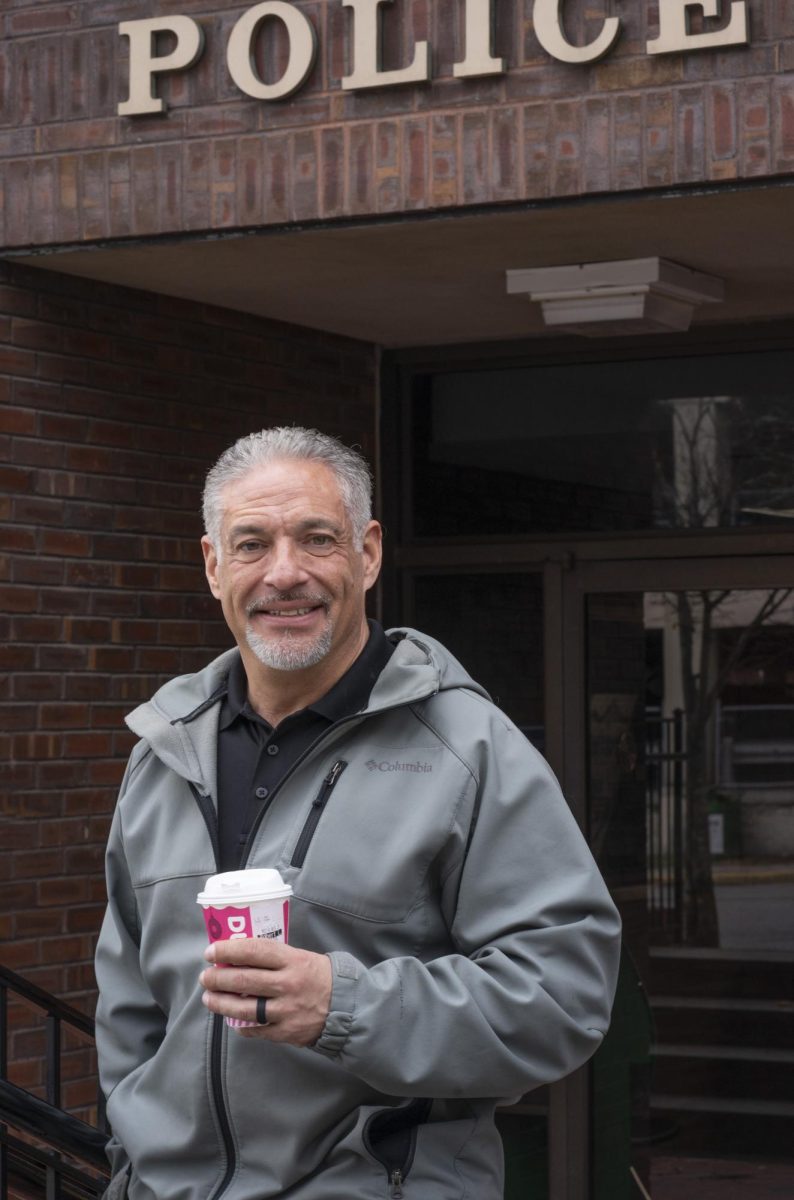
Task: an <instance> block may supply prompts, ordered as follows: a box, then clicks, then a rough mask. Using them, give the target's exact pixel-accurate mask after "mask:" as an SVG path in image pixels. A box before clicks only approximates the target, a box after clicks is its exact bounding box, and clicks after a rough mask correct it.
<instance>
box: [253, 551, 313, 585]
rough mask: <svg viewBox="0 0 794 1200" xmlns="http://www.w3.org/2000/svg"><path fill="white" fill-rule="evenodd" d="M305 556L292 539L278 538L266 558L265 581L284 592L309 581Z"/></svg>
mask: <svg viewBox="0 0 794 1200" xmlns="http://www.w3.org/2000/svg"><path fill="white" fill-rule="evenodd" d="M307 577H308V576H307V572H306V568H305V564H304V556H303V555H302V554H301V551H300V547H299V546H297V545H296V544H295V542H294V541H293V540H292V538H278V539H277V540H276V541H275V542H274V543H273V544H272V545H271V547H270V550H269V552H268V554H267V555H266V557H265V564H264V573H263V581H264V582H265V583H266V584H268V586H270V587H272V588H273V589H274V590H275V591H278V592H284V591H287V590H288V589H289V588H291V587H295V585H296V584H297V583H304V582H305V581H306V579H307Z"/></svg>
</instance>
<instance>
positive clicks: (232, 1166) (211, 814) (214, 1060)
mask: <svg viewBox="0 0 794 1200" xmlns="http://www.w3.org/2000/svg"><path fill="white" fill-rule="evenodd" d="M402 707H403V705H402V704H393V705H390V706H389V708H390V709H391V708H402ZM378 711H388V709H381V710H378ZM361 718H362V714H361V713H355V714H354V715H353V716H350V717H345V718H343V719H342V720H341V721H337V722H336V724H334V725H333V726H332V727H331V729H330V730H327V731H325V733H324V734H323V735H322V736H321V737H319V738H318V739H317V741H316V742H313V743H312V745H311V746H309V747H308V749H307V750H305V751H304V752H303V754H302V755H301V756H300V758H298V759H296V761H295V762H294V763H293V764H292V766H291V767H290V769H289V771H287V773H286V775H284V777H283V778H282V780H281V782H280V783H279V784H277V786H276V787H275V788H273V790H272V791H271V793H270V795H269V796H268V803H267V805H266V806H265V808H263V809H261V810H260V812H259V814H258V816H257V819H256V820H255V821H254V823H253V825H252V826H251V828H250V830H249V832H248V840H247V842H246V844H245V848H244V850H243V854H242V858H241V862H240V869H242V868H244V867H245V866H246V865H247V863H248V856H249V854H250V853H251V847H252V846H253V844H254V838H255V837H256V835H257V833H258V832H259V826H260V825H261V823H262V819H263V818H264V815H265V811H266V809H268V808H270V806H271V805H272V803H273V800H274V798H275V794H276V792H278V791H280V789H281V788H282V787H283V786H284V784H285V783H286V782H287V780H288V779H290V778H291V777H292V775H294V773H295V771H297V769H298V767H299V766H301V764H302V763H304V762H305V761H306V759H307V758H309V757H310V755H311V754H312V752H313V751H314V750H315V749H316V748H317V747H318V746H319V745H321V744H322V743H323V742H324V741H325V740H326V738H327V737H328V734H329V733H332V732H334V733H335V732H336V730H338V729H339V728H340V727H341V726H343V725H352V724H353V723H354V722H355V721H357V720H361ZM346 765H347V764H345V766H346ZM343 769H344V768H343ZM339 774H341V771H340V773H339ZM336 778H337V779H338V778H339V775H337V777H336ZM326 780H327V777H326ZM188 782H189V781H188ZM334 782H336V780H334ZM331 786H333V784H332V785H331ZM190 790H191V791H192V792H193V795H194V796H195V798H196V802H197V804H198V807H199V812H200V813H201V815H202V817H203V818H204V823H205V825H206V826H207V831H208V833H209V835H210V841H211V843H212V849H213V853H214V855H215V865H216V869H217V870H218V871H220V849H219V846H220V841H219V837H218V817H217V814H216V812H215V807H214V805H213V803H212V800H211V798H210V797H209V796H208V795H206V793H204V792H200V791H199V789H198V788H197V787H196V785H195V784H194V783H190ZM326 799H327V797H326ZM319 812H320V813H322V808H320V809H319ZM319 819H320V818H319V816H318V817H317V820H318V821H319ZM212 1021H213V1024H212V1039H211V1042H210V1079H211V1081H212V1099H213V1102H214V1104H215V1111H216V1114H217V1117H218V1125H219V1126H220V1131H221V1139H222V1141H223V1148H224V1151H225V1154H226V1170H225V1171H224V1174H223V1179H222V1180H221V1181H220V1183H219V1184H218V1187H217V1188H216V1189H215V1191H214V1192H213V1193H212V1195H211V1196H210V1197H209V1200H219V1197H220V1196H222V1195H223V1193H224V1192H225V1191H226V1189H227V1188H228V1186H229V1184H230V1183H231V1181H232V1177H233V1175H234V1172H235V1170H236V1166H237V1155H236V1152H235V1149H234V1139H233V1137H232V1127H231V1124H230V1123H229V1117H228V1114H227V1112H226V1104H225V1101H224V1099H223V1089H222V1087H221V1051H222V1045H223V1042H222V1039H223V1017H221V1016H219V1015H218V1014H217V1013H215V1014H213V1018H212ZM392 1175H394V1172H392ZM397 1176H398V1177H397V1179H396V1181H395V1180H394V1179H393V1178H392V1179H391V1180H390V1182H391V1184H392V1187H394V1186H397V1187H398V1188H399V1187H401V1185H402V1173H401V1172H399V1171H398V1172H397ZM399 1196H400V1192H399V1191H398V1192H397V1195H396V1197H395V1198H394V1200H399Z"/></svg>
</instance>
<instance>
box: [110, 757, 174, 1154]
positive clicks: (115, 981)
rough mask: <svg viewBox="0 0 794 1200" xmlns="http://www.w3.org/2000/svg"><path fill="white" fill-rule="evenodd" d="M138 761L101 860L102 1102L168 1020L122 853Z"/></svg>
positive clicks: (147, 1053) (113, 1148)
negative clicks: (152, 979) (143, 958)
mask: <svg viewBox="0 0 794 1200" xmlns="http://www.w3.org/2000/svg"><path fill="white" fill-rule="evenodd" d="M139 760H140V747H139V748H138V752H137V753H136V751H133V755H132V757H131V759H130V763H129V765H128V767H127V772H126V774H125V777H124V781H123V783H122V786H121V793H120V797H119V804H118V805H117V807H116V812H115V815H114V818H113V823H112V825H111V829H110V836H109V839H108V848H107V854H106V859H105V869H106V878H107V891H108V905H107V910H106V912H105V919H104V921H103V924H102V929H101V931H100V934H99V941H98V943H97V950H96V960H95V969H96V977H97V984H98V986H99V1000H98V1003H97V1011H96V1044H97V1058H98V1063H99V1078H100V1083H101V1086H102V1090H103V1092H104V1094H105V1097H106V1098H108V1099H109V1097H110V1095H111V1093H112V1092H113V1090H114V1089H115V1087H116V1086H117V1084H118V1083H120V1082H121V1080H122V1079H125V1078H126V1077H127V1076H128V1075H130V1074H131V1073H132V1072H133V1071H135V1070H136V1069H137V1068H138V1067H140V1066H141V1065H142V1064H143V1063H145V1062H148V1060H149V1059H150V1058H152V1057H153V1055H154V1054H155V1053H156V1051H157V1048H158V1046H159V1045H160V1042H161V1041H162V1039H163V1036H164V1034H165V1026H166V1019H165V1015H164V1014H163V1012H162V1009H161V1008H160V1007H159V1005H158V1004H157V1003H156V1002H155V1000H154V998H153V997H152V995H151V992H150V990H149V987H148V985H147V983H146V980H145V979H144V977H143V975H142V973H141V967H140V957H139V950H140V922H139V918H138V909H137V904H136V901H135V893H134V891H133V888H132V883H131V880H130V876H129V871H128V868H127V862H126V858H125V854H124V836H123V829H122V818H121V800H122V799H123V796H124V793H125V790H126V787H127V784H128V782H129V780H130V778H131V776H132V774H133V773H134V770H135V765H136V763H137V761H139ZM108 1153H109V1155H110V1156H111V1158H112V1161H113V1166H114V1169H115V1170H118V1169H119V1168H120V1167H122V1166H123V1165H124V1162H125V1160H124V1156H123V1152H121V1150H120V1147H118V1143H115V1142H114V1139H111V1143H110V1145H109V1147H108Z"/></svg>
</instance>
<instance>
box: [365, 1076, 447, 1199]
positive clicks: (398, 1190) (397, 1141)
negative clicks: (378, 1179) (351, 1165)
mask: <svg viewBox="0 0 794 1200" xmlns="http://www.w3.org/2000/svg"><path fill="white" fill-rule="evenodd" d="M432 1105H433V1101H432V1100H428V1099H421V1100H411V1101H410V1103H409V1104H407V1105H406V1106H405V1107H404V1108H395V1109H381V1110H380V1111H379V1112H376V1113H373V1115H372V1116H371V1117H369V1118H368V1119H367V1122H366V1124H365V1126H364V1131H363V1134H362V1141H363V1142H364V1146H365V1147H366V1149H367V1150H368V1152H369V1153H370V1154H371V1155H372V1157H373V1158H374V1159H375V1161H376V1162H379V1163H380V1164H381V1166H382V1167H383V1169H384V1170H385V1172H386V1178H387V1180H388V1186H389V1198H390V1200H403V1197H404V1196H405V1191H404V1188H405V1181H406V1179H407V1177H408V1173H409V1171H410V1170H411V1167H412V1166H413V1163H414V1154H415V1153H416V1137H417V1133H418V1131H419V1126H420V1125H424V1123H425V1122H426V1121H427V1119H428V1117H429V1116H430V1110H431V1108H432ZM376 1126H379V1129H378V1130H377V1132H376V1128H375V1127H376ZM373 1133H374V1134H375V1138H376V1140H375V1141H373ZM378 1134H379V1135H380V1136H378Z"/></svg>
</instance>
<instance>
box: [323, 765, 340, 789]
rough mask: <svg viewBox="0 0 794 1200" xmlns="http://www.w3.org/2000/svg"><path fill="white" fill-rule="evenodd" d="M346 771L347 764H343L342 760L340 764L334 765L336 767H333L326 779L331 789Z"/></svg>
mask: <svg viewBox="0 0 794 1200" xmlns="http://www.w3.org/2000/svg"><path fill="white" fill-rule="evenodd" d="M344 769H345V764H344V763H343V762H342V760H341V759H340V760H339V762H335V763H334V765H333V766H332V767H331V770H330V771H329V772H328V774H327V775H326V777H325V782H326V783H327V784H328V786H329V787H333V786H334V784H335V783H336V781H337V779H338V778H339V776H340V775H341V774H342V772H343V771H344Z"/></svg>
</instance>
